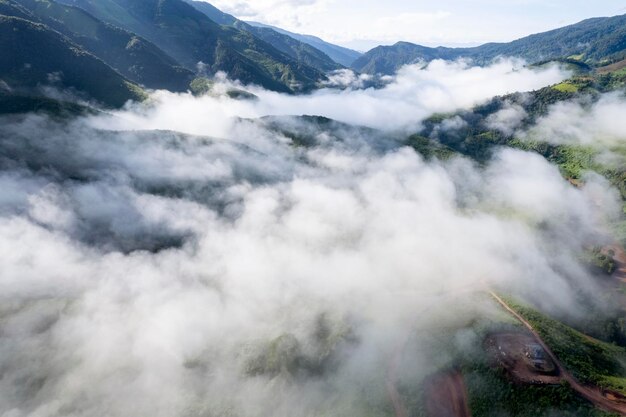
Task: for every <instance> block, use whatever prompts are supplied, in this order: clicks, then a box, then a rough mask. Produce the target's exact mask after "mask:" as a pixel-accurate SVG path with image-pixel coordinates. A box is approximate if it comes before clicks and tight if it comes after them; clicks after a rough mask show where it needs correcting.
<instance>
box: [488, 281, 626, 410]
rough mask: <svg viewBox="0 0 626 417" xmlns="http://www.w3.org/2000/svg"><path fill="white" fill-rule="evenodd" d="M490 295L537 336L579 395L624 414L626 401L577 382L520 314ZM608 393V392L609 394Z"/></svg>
mask: <svg viewBox="0 0 626 417" xmlns="http://www.w3.org/2000/svg"><path fill="white" fill-rule="evenodd" d="M489 293H490V294H491V296H492V297H493V298H494V299H495V300H496V301H497V302H498V303H499V304H500V305H501V306H502V307H503V308H504V309H505V310H506V311H508V312H509V313H510V314H511V315H513V316H514V317H515V318H516V319H517V320H518V321H519V322H520V323H522V324H523V325H524V326H525V327H526V328H527V329H528V330H530V332H531V333H532V334H533V335H534V336H535V337H536V338H537V341H538V342H539V344H540V345H541V347H542V348H543V349H544V350H545V351H546V353H547V354H548V355H549V356H550V358H551V359H552V360H553V361H554V363H555V364H556V366H557V367H558V368H559V372H560V374H561V376H562V378H563V379H564V380H565V381H567V383H568V384H569V385H570V386H571V387H572V389H573V390H574V391H576V392H577V393H578V394H579V395H580V396H581V397H583V398H585V399H586V400H588V401H590V402H591V403H593V404H594V405H595V406H596V407H598V408H600V409H602V410H605V411H609V412H613V413H618V414H620V415H623V416H626V403H624V402H622V401H620V400H619V399H617V398H616V397H615V396H611V397H612V398H608V397H607V396H605V395H604V393H603V392H602V390H600V389H599V388H597V387H590V386H587V385H582V384H581V383H580V382H578V381H577V380H576V379H575V378H574V377H573V376H572V374H570V373H569V372H568V371H567V369H565V367H564V366H563V364H562V363H561V362H560V361H559V359H558V358H557V357H556V356H555V355H554V353H552V350H550V347H548V345H546V343H545V342H544V341H543V339H542V338H541V336H539V333H537V331H536V330H535V329H534V327H533V326H532V325H531V324H530V323H529V322H528V321H527V320H526V319H524V318H523V317H522V316H521V315H519V314H518V313H517V312H516V311H515V310H513V309H512V308H511V307H510V306H509V305H508V304H507V303H506V301H504V300H503V299H502V298H500V297H499V296H498V295H497V294H496V293H494V292H491V291H490V292H489ZM609 395H610V394H609Z"/></svg>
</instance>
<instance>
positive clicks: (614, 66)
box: [597, 59, 626, 74]
mask: <svg viewBox="0 0 626 417" xmlns="http://www.w3.org/2000/svg"><path fill="white" fill-rule="evenodd" d="M622 68H626V59H624V60H621V61H619V62H616V63H614V64H611V65H607V66H605V67H601V68H598V69H597V71H598V74H608V73H609V72H613V71H619V70H621V69H622Z"/></svg>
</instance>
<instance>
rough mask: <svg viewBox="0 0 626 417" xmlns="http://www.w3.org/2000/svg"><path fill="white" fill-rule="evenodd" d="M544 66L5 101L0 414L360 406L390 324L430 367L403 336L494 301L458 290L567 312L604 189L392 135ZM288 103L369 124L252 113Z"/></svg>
mask: <svg viewBox="0 0 626 417" xmlns="http://www.w3.org/2000/svg"><path fill="white" fill-rule="evenodd" d="M562 76H563V74H562V72H561V71H560V70H558V69H557V68H552V69H548V70H545V71H535V70H529V69H524V68H512V67H511V64H510V63H506V62H501V63H499V64H497V65H495V66H494V67H490V68H486V69H474V68H468V67H467V66H466V65H465V64H462V63H454V64H450V63H442V62H439V63H433V64H431V65H430V66H429V67H428V68H426V69H419V68H418V67H411V68H405V69H404V70H403V71H402V72H401V74H399V75H398V77H397V78H396V79H394V80H392V81H391V82H390V84H389V85H388V86H387V87H386V88H383V89H382V90H364V91H363V90H344V91H337V90H325V91H322V92H319V93H315V94H312V95H311V96H306V97H294V96H284V95H279V94H275V93H271V92H267V91H262V90H258V89H253V90H252V92H254V94H256V95H257V97H258V98H259V99H258V100H257V101H239V100H232V99H229V98H227V97H217V98H216V97H209V96H207V97H202V98H193V97H191V96H187V95H173V94H169V93H163V92H159V93H155V96H154V102H153V103H152V104H151V105H148V106H145V107H141V106H131V107H129V108H128V109H127V110H125V111H122V112H116V113H114V114H113V115H109V116H96V117H88V118H80V119H76V120H73V121H67V122H59V121H52V120H49V119H48V118H46V117H44V116H35V115H30V116H26V117H18V118H5V119H4V120H3V121H2V123H1V124H0V139H1V140H0V155H2V156H1V157H0V185H1V186H2V189H3V190H5V192H3V194H2V196H0V253H1V254H2V260H3V261H2V263H1V264H0V294H2V295H0V297H1V300H2V301H0V339H1V343H0V372H1V375H2V378H0V416H2V417H22V416H93V415H109V416H127V415H129V413H131V414H133V415H138V416H148V415H149V416H155V417H158V416H167V417H171V416H242V417H243V416H266V415H273V416H277V417H278V416H293V415H322V414H329V415H338V414H342V415H364V414H365V413H366V412H367V411H368V410H372V409H381V410H388V409H389V408H388V407H389V399H388V398H387V395H386V391H385V378H386V372H387V368H388V365H389V360H390V357H391V356H392V355H393V352H396V351H397V349H398V346H399V345H401V344H402V343H403V341H404V340H406V336H407V334H412V333H415V332H420V333H419V337H417V338H415V339H416V341H414V342H413V343H414V344H415V346H414V349H412V350H411V355H409V356H407V357H406V358H405V359H404V361H405V362H406V363H405V368H406V369H410V370H411V372H412V373H413V375H414V376H415V377H416V378H417V377H424V376H425V375H427V374H428V373H429V372H432V371H434V369H433V367H432V364H433V363H434V362H433V357H432V351H431V348H429V347H428V346H430V345H429V343H430V342H429V343H426V341H429V340H430V336H429V333H428V331H427V330H417V329H428V328H432V327H434V326H435V323H436V325H437V326H443V325H446V324H448V325H450V326H451V327H450V328H454V326H455V325H456V324H455V323H457V322H459V321H462V320H467V318H468V317H478V316H481V315H482V316H484V315H489V314H493V311H492V308H491V307H490V306H489V304H485V303H474V304H473V305H472V306H471V308H470V307H469V306H467V305H466V302H464V301H463V300H465V301H467V299H468V294H474V293H476V292H478V293H480V291H481V290H482V289H484V288H486V287H498V288H506V289H507V290H510V291H513V292H518V293H523V294H527V295H532V296H533V297H534V299H535V300H536V301H538V302H542V301H543V302H547V300H549V302H550V304H551V306H552V308H555V309H567V308H568V307H569V306H570V303H572V300H574V298H575V296H576V293H578V292H580V291H586V290H593V289H594V284H593V281H592V280H590V277H589V274H588V272H587V270H586V269H585V268H584V267H583V266H582V265H581V264H580V262H579V261H578V254H579V253H580V251H581V250H582V249H583V248H584V247H585V246H586V245H589V244H595V243H597V242H600V241H602V239H603V236H602V235H601V234H600V233H599V232H598V225H597V224H596V222H600V221H601V219H602V215H605V216H610V215H612V214H613V213H612V212H611V211H610V210H609V209H606V210H607V212H603V213H600V214H598V208H597V207H596V204H595V203H596V201H597V200H596V195H597V193H601V194H602V195H607V196H608V197H607V198H609V199H612V198H613V195H612V194H611V193H610V192H609V190H608V187H607V186H606V185H605V184H604V183H602V182H601V181H594V180H590V181H589V183H588V184H587V185H586V186H585V187H583V188H580V189H577V188H574V187H572V186H570V185H569V183H567V182H566V181H564V180H563V179H562V177H561V175H560V173H559V171H558V169H556V168H555V167H554V166H552V165H550V164H549V163H548V162H546V161H545V160H544V159H543V158H541V157H540V156H538V155H534V154H529V153H524V152H520V151H513V150H503V151H501V152H499V153H497V155H496V157H495V158H494V159H493V160H492V161H490V162H489V163H488V164H487V165H486V166H485V167H480V166H477V165H475V164H474V163H472V162H471V161H468V160H466V159H463V158H453V159H451V160H449V161H446V162H443V161H437V160H433V161H430V162H427V161H425V160H424V159H423V158H421V157H420V156H419V155H418V154H417V153H416V152H414V151H413V150H412V149H410V148H407V147H404V146H403V144H402V141H400V140H399V138H401V137H402V136H400V135H399V134H396V133H394V134H392V133H389V132H390V131H394V132H397V131H402V130H403V129H406V128H407V127H410V126H413V125H417V124H418V123H419V121H420V120H421V119H422V118H424V117H427V116H429V115H430V114H432V113H433V112H438V111H450V110H454V109H456V108H459V107H465V106H471V105H472V104H474V103H476V102H478V101H481V100H484V99H486V98H488V97H489V96H490V95H493V94H501V93H504V92H507V91H511V89H512V87H510V85H515V89H530V88H538V87H540V86H542V85H543V84H549V83H551V82H554V81H558V79H559V78H560V77H562ZM511 83H513V84H511ZM408 86H411V87H408ZM407 89H408V90H407ZM285 114H296V115H301V114H315V115H324V116H329V117H333V118H336V119H338V120H340V121H343V122H350V123H357V124H362V125H365V126H370V127H379V128H383V129H385V131H384V132H381V131H374V130H372V129H367V128H357V127H351V126H347V125H344V124H340V123H336V122H331V121H328V120H326V119H320V118H315V117H308V118H302V117H271V118H263V119H258V117H260V116H268V115H277V116H278V115H285ZM155 129H166V130H155ZM174 131H178V132H174ZM180 132H184V133H180ZM294 132H295V133H294ZM189 133H193V134H195V135H190V134H189ZM198 135H200V136H198ZM592 214H593V215H592ZM553 294H559V297H558V298H557V297H554V296H553ZM468 311H471V313H468ZM465 332H466V333H464V336H463V337H459V338H457V339H455V340H457V342H458V343H461V342H460V341H462V340H468V337H469V338H470V339H471V335H468V334H467V330H465ZM470 333H471V331H470ZM433 343H434V342H433ZM454 343H455V342H453V344H454ZM427 345H428V346H427ZM445 360H446V359H445V357H443V358H442V357H438V359H437V361H436V362H437V363H445Z"/></svg>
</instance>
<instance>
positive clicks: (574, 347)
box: [507, 299, 626, 395]
mask: <svg viewBox="0 0 626 417" xmlns="http://www.w3.org/2000/svg"><path fill="white" fill-rule="evenodd" d="M507 303H508V304H509V305H510V306H511V307H512V308H514V309H515V311H517V313H518V314H520V315H521V316H522V317H524V318H525V319H526V320H528V322H529V323H530V324H531V325H532V326H533V327H534V328H535V330H536V331H537V332H538V333H539V334H540V335H541V337H542V338H543V340H544V341H545V342H546V343H547V344H548V346H550V348H551V349H552V351H553V352H554V354H555V355H556V356H557V357H558V358H559V360H560V361H561V362H562V363H563V365H564V366H565V367H566V368H567V369H568V371H570V372H571V373H572V374H573V375H574V377H575V378H577V379H578V380H579V381H580V382H582V383H588V384H592V385H596V386H599V387H601V388H604V389H610V390H614V391H616V392H619V393H622V394H624V395H626V367H625V364H626V349H624V348H622V347H619V346H615V345H611V344H608V343H605V342H601V341H598V340H595V339H592V338H590V337H588V336H586V335H585V334H583V333H580V332H578V331H577V330H574V329H573V328H571V327H569V326H567V325H565V324H563V323H561V322H559V321H556V320H553V319H551V318H549V317H547V316H546V315H544V314H542V313H540V312H538V311H536V310H534V309H532V308H530V307H528V306H523V305H521V304H519V303H516V302H515V301H513V300H510V299H507Z"/></svg>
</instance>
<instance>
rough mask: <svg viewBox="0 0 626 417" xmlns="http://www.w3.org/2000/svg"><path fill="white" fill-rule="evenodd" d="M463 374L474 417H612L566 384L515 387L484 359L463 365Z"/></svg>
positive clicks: (503, 374)
mask: <svg viewBox="0 0 626 417" xmlns="http://www.w3.org/2000/svg"><path fill="white" fill-rule="evenodd" d="M463 374H464V376H465V381H466V384H467V388H468V395H469V401H470V408H471V410H472V415H473V416H474V417H493V416H500V415H507V416H515V417H544V416H545V417H549V416H554V415H559V416H564V417H566V416H571V417H578V416H588V417H609V416H614V414H610V413H606V412H604V411H601V410H598V409H596V408H595V407H594V406H593V405H591V404H590V403H589V402H587V401H585V400H584V399H583V398H581V397H580V396H579V395H578V394H577V393H576V392H575V391H574V390H572V389H571V388H570V387H569V386H568V385H567V384H563V385H559V386H533V385H519V384H515V383H514V382H512V381H511V380H510V379H509V378H508V377H507V375H506V374H505V373H504V371H502V370H500V369H494V368H492V367H490V366H489V365H488V364H487V362H486V361H485V360H484V359H483V360H482V361H481V360H478V361H477V362H476V363H473V364H468V365H466V366H465V367H464V369H463Z"/></svg>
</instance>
